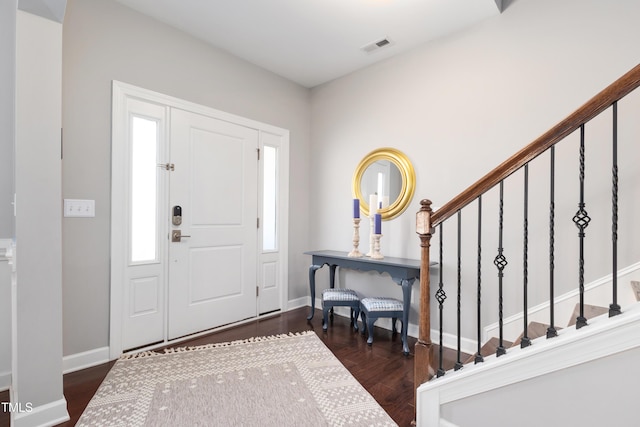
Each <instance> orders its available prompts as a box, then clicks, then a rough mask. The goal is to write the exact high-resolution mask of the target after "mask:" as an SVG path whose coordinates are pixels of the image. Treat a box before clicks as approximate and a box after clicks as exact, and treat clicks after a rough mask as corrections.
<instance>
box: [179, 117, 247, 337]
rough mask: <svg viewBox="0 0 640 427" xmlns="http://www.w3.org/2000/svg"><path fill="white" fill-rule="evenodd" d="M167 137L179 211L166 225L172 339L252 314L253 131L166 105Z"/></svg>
mask: <svg viewBox="0 0 640 427" xmlns="http://www.w3.org/2000/svg"><path fill="white" fill-rule="evenodd" d="M170 141H171V145H170V146H171V162H170V163H171V164H172V167H173V170H172V171H171V173H170V191H169V195H170V197H169V199H170V203H169V204H170V209H171V215H172V214H173V210H174V209H179V210H180V211H181V213H182V223H181V224H180V225H175V224H173V222H172V223H171V226H170V235H171V239H170V243H169V286H168V301H169V304H168V320H169V321H168V338H169V339H174V338H178V337H181V336H183V335H187V334H191V333H194V332H198V331H202V330H206V329H210V328H213V327H216V326H220V325H224V324H228V323H232V322H236V321H239V320H243V319H246V318H249V317H254V316H256V314H257V313H256V283H257V278H256V274H257V273H256V269H257V252H258V250H257V239H258V235H257V218H258V202H257V200H258V187H257V185H258V153H257V149H258V131H257V130H255V129H251V128H248V127H244V126H240V125H236V124H232V123H229V122H225V121H222V120H218V119H214V118H211V117H206V116H203V115H199V114H195V113H191V112H186V111H183V110H178V109H172V112H171V137H170ZM178 207H179V208H178ZM172 216H173V215H172ZM178 231H179V232H180V233H181V235H182V237H181V238H177V237H176V236H175V234H176V233H177V232H178Z"/></svg>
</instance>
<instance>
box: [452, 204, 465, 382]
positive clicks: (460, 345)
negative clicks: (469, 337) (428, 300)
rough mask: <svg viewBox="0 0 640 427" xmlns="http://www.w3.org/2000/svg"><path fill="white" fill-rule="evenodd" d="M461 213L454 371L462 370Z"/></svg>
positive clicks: (460, 218) (459, 215)
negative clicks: (456, 342)
mask: <svg viewBox="0 0 640 427" xmlns="http://www.w3.org/2000/svg"><path fill="white" fill-rule="evenodd" d="M461 224H462V212H461V211H458V314H457V316H458V353H457V359H456V364H455V365H454V367H453V369H454V370H456V371H457V370H459V369H461V368H462V366H463V365H462V361H461V360H460V357H461V354H462V350H461V349H462V318H461V311H462V225H461Z"/></svg>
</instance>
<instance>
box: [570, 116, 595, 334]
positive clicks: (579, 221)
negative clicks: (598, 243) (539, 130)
mask: <svg viewBox="0 0 640 427" xmlns="http://www.w3.org/2000/svg"><path fill="white" fill-rule="evenodd" d="M584 158H585V150H584V124H582V125H580V203H579V205H578V212H576V214H575V215H574V216H573V222H574V223H575V224H576V227H578V230H579V232H578V237H579V238H580V260H579V271H578V281H579V285H580V314H579V315H578V317H577V318H576V329H580V328H582V327H583V326H586V325H587V319H586V318H585V317H584V237H585V233H584V230H585V229H586V228H587V227H588V226H589V222H590V221H591V218H590V217H589V214H588V213H587V211H586V210H585V203H584V169H585V168H584Z"/></svg>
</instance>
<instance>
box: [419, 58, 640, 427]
mask: <svg viewBox="0 0 640 427" xmlns="http://www.w3.org/2000/svg"><path fill="white" fill-rule="evenodd" d="M639 86H640V65H638V66H636V67H634V68H633V69H632V70H631V71H629V72H628V73H627V74H625V75H624V76H622V77H621V78H620V79H618V80H617V81H616V82H614V83H613V84H611V85H610V86H609V87H607V88H606V89H605V90H603V91H602V92H600V93H599V94H598V95H596V96H595V97H594V98H592V99H591V100H590V101H588V102H587V103H586V104H584V105H583V106H582V107H580V108H579V109H578V110H576V112H574V113H573V114H571V115H570V116H569V117H567V118H566V119H564V120H563V121H561V122H560V123H558V124H557V125H556V126H554V127H553V128H551V129H550V130H549V131H548V132H546V133H545V134H543V135H542V136H541V137H539V138H538V139H536V140H535V141H533V142H532V143H531V144H529V145H527V146H526V147H524V148H523V149H522V150H520V151H519V152H518V153H516V154H515V155H514V156H512V157H511V158H509V159H507V160H506V161H505V162H503V163H502V164H501V165H500V166H498V167H497V168H496V169H494V170H493V171H491V172H489V173H488V174H487V175H485V176H484V177H483V178H482V179H480V180H479V181H478V182H476V183H475V184H473V185H472V186H470V187H469V188H468V189H467V190H465V191H464V192H462V193H461V194H459V195H458V196H456V197H454V198H453V199H452V200H451V201H449V202H447V203H445V204H443V205H442V208H440V209H438V210H437V211H435V212H434V211H433V210H432V209H431V201H429V200H427V199H424V200H422V201H421V209H420V211H419V212H418V213H417V218H416V224H417V227H416V231H417V233H418V235H419V237H420V246H421V261H422V262H421V274H420V298H421V299H420V316H419V337H418V343H417V344H416V347H415V359H416V360H415V374H414V381H415V384H416V386H417V390H416V421H417V424H418V425H419V426H438V425H442V426H460V427H464V426H483V425H492V426H496V425H497V426H500V425H504V426H513V425H518V426H528V425H531V426H540V425H546V426H571V425H581V426H592V425H593V426H595V425H620V426H625V425H637V421H636V419H637V418H638V417H637V415H636V412H637V411H635V403H634V402H633V401H632V398H631V396H633V395H634V394H635V393H633V391H634V390H633V384H632V381H629V380H628V378H630V377H632V378H633V377H634V378H638V377H637V376H635V375H637V374H640V367H637V366H639V364H637V363H635V362H634V358H635V359H637V357H638V356H640V303H638V302H636V301H637V298H638V295H640V285H639V284H638V276H640V262H638V260H640V247H638V245H637V244H636V242H637V241H638V234H640V230H639V229H638V225H637V214H638V211H637V202H636V201H637V200H640V186H639V185H638V182H639V181H638V177H637V174H636V173H635V172H633V171H635V170H637V166H636V165H637V160H638V158H637V154H638V152H639V148H638V143H637V141H638V139H639V138H640V128H638V127H634V123H636V122H637V112H638V111H640V97H638V96H630V97H627V95H629V94H631V93H632V92H633V91H634V90H635V89H636V88H637V87H639ZM623 99H624V100H623ZM619 108H620V112H619ZM619 121H620V123H621V125H620V128H621V129H624V131H622V132H620V134H621V135H622V136H619V132H618V122H619ZM623 123H624V124H623ZM630 128H632V129H633V130H635V133H634V134H633V135H632V136H630V135H629V133H630V132H629V129H630ZM556 148H557V152H556ZM618 151H620V152H621V153H622V154H621V155H619V154H618ZM572 153H573V154H572ZM591 153H595V157H593V156H594V155H593V154H591ZM572 156H573V157H572ZM619 160H620V162H619ZM604 162H606V164H607V171H604V170H597V171H596V172H595V173H594V174H593V175H589V172H590V171H591V170H593V169H598V168H599V167H600V165H601V164H603V163H604ZM567 168H575V169H572V171H571V172H570V173H569V172H567V171H566V169H567ZM603 171H604V172H603ZM608 171H610V172H608ZM607 173H609V175H608V178H606V179H605V180H603V179H602V178H603V176H605V175H606V174H607ZM556 174H557V175H558V176H559V178H560V179H558V180H557V181H558V182H556ZM530 175H531V176H532V179H531V180H530V178H529V176H530ZM594 176H595V178H594ZM567 177H571V181H572V183H575V185H573V186H572V187H573V188H572V189H570V190H569V189H568V186H567V185H566V181H567V180H568V178H567ZM574 177H575V178H574ZM603 181H606V183H605V182H603ZM520 183H522V185H521V184H520ZM540 183H544V188H543V189H541V187H542V186H541V185H540ZM530 186H532V187H533V188H534V190H533V191H530V190H529V188H530ZM514 200H517V202H518V203H520V204H521V205H520V206H521V207H520V208H518V209H515V208H514V206H515V203H516V202H514ZM545 210H546V213H545ZM463 212H464V214H463ZM514 214H515V215H514ZM541 220H542V221H541ZM545 222H546V224H545ZM445 224H446V226H445ZM540 224H543V225H540ZM456 229H457V231H456ZM462 230H465V232H464V233H463V232H462ZM469 230H474V232H472V233H470V232H469ZM475 230H477V232H475ZM433 236H438V239H437V241H435V240H434V239H432V237H433ZM443 236H444V237H443ZM619 240H620V243H619V242H618V241H619ZM432 246H434V248H433V249H432ZM472 246H473V248H474V249H475V248H476V247H477V250H475V251H470V249H471V247H472ZM545 246H546V247H545ZM619 246H620V247H621V248H623V249H624V251H623V252H621V253H620V254H619V253H618V247H619ZM452 247H453V248H452ZM496 248H497V251H496ZM432 250H433V252H434V255H435V256H434V257H432V256H431V251H432ZM470 252H474V256H472V257H473V258H474V259H472V260H469V259H468V257H469V254H470ZM463 259H464V260H463ZM433 261H437V262H438V268H437V270H434V271H431V269H430V264H431V262H433ZM619 264H620V266H619ZM606 269H608V271H609V274H608V275H607V274H606ZM599 275H600V276H601V278H600V279H597V280H596V279H594V278H595V277H598V276H599ZM434 279H437V289H433V291H434V292H432V289H431V281H432V280H434ZM628 279H630V283H631V287H629V288H627V287H626V286H620V289H619V286H618V282H619V281H621V280H623V281H624V282H626V283H628V282H627V280H628ZM586 282H590V283H589V284H586ZM621 283H622V282H621ZM434 288H435V287H434ZM558 295H562V296H561V297H558ZM565 295H570V297H565ZM630 295H631V296H633V299H631V300H630V299H629V298H628V297H629V296H630ZM432 296H433V297H435V300H436V302H437V304H434V305H433V306H432V305H431V297H432ZM574 300H575V301H574ZM569 304H571V305H569ZM432 310H433V311H434V313H433V316H432V313H431V311H432ZM453 313H455V315H454V314H453ZM566 316H568V318H567V317H566ZM432 317H433V319H437V324H436V325H435V326H437V328H438V329H437V331H432V329H431V322H432ZM454 317H455V318H454ZM558 325H560V326H558ZM445 335H446V336H455V337H456V338H457V340H456V341H457V354H458V360H457V362H456V364H455V368H454V369H453V370H450V371H445V370H444V369H443V367H442V365H440V367H439V369H437V370H436V371H435V373H434V372H432V371H430V370H429V365H430V358H431V345H432V344H431V337H432V336H434V337H435V336H437V337H438V338H436V340H439V342H438V344H439V346H438V348H440V349H442V348H443V336H445ZM474 335H475V336H474ZM449 342H451V341H449ZM463 342H465V343H467V344H468V343H475V344H473V345H474V346H476V348H474V349H472V351H469V350H470V349H469V348H464V349H463V348H462V347H463V346H462V343H463ZM465 353H468V354H473V356H472V357H469V358H465V359H466V360H462V355H463V354H465ZM436 359H437V358H436ZM439 359H440V360H442V354H440V356H439ZM434 374H435V378H432V377H433V376H434ZM497 408H499V409H497Z"/></svg>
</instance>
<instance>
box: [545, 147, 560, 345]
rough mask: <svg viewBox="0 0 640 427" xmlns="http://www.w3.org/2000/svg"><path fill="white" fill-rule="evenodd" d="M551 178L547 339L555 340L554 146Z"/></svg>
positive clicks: (556, 333)
mask: <svg viewBox="0 0 640 427" xmlns="http://www.w3.org/2000/svg"><path fill="white" fill-rule="evenodd" d="M550 154H551V164H550V166H549V169H551V176H550V178H549V181H550V184H549V187H550V188H549V327H548V328H547V338H553V337H557V336H558V331H557V330H556V326H555V319H554V313H555V307H556V304H555V301H554V299H555V296H554V293H555V290H554V285H555V284H554V278H555V274H554V273H555V272H554V270H555V217H556V201H555V199H556V196H555V186H556V185H555V170H556V146H555V145H552V146H551V150H550Z"/></svg>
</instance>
